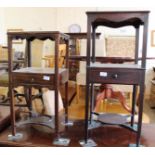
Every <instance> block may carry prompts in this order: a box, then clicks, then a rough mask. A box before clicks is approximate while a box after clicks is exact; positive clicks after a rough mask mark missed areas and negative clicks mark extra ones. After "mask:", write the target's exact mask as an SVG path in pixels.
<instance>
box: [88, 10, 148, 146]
mask: <svg viewBox="0 0 155 155" xmlns="http://www.w3.org/2000/svg"><path fill="white" fill-rule="evenodd" d="M86 14H87V69H86V111H85V143H87V140H88V137H89V136H88V133H89V132H88V128H89V125H91V122H92V114H93V109H94V83H101V84H111V83H112V84H127V85H133V99H132V101H133V102H132V109H131V127H129V129H131V128H132V129H133V131H135V129H134V128H133V125H134V115H135V101H136V99H135V98H136V90H137V89H136V87H137V86H138V85H139V86H140V96H139V103H140V104H139V111H138V116H139V117H138V127H137V130H136V146H139V144H140V135H141V124H142V112H143V97H144V81H145V67H146V52H147V31H148V15H149V11H103V12H100V11H99V12H96V11H95V12H86ZM98 26H107V27H111V28H120V27H123V26H132V27H134V28H135V36H136V43H135V57H134V63H135V64H130V65H129V66H127V65H126V64H121V65H120V64H119V65H117V64H113V65H111V64H102V65H100V64H99V65H98V64H97V63H96V56H95V39H96V38H95V32H96V28H97V27H98ZM140 26H143V35H142V57H141V65H138V58H139V55H138V54H139V39H140V35H139V31H140ZM91 34H93V37H92V40H91ZM116 57H117V56H116ZM113 59H114V58H113ZM123 59H124V58H122V59H120V60H123ZM128 60H131V59H128ZM128 60H127V61H128ZM90 85H91V86H90ZM90 96H91V97H90ZM89 101H90V104H89ZM100 118H101V117H100ZM103 123H104V122H103ZM111 134H112V132H111ZM120 134H121V133H120ZM117 135H118V134H117ZM99 136H101V134H100V133H99Z"/></svg>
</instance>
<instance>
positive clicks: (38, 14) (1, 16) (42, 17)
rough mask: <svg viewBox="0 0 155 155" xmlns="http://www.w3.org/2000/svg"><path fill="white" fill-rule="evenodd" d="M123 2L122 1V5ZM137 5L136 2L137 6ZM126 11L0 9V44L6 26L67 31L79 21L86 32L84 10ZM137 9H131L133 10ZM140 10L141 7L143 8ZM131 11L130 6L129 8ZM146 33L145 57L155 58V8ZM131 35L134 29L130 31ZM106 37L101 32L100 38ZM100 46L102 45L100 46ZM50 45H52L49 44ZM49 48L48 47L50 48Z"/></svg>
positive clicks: (149, 74) (149, 69) (150, 63)
mask: <svg viewBox="0 0 155 155" xmlns="http://www.w3.org/2000/svg"><path fill="white" fill-rule="evenodd" d="M124 5H125V4H124ZM137 6H138V5H137ZM127 9H128V10H129V9H130V8H125V7H122V8H116V7H106V3H105V7H79V8H78V7H75V8H73V7H70V8H63V7H61V8H60V7H59V8H57V7H42V8H39V7H27V8H26V7H14V8H11V7H10V8H0V44H3V45H7V36H6V32H7V29H10V28H22V29H24V30H32V31H33V30H35V31H37V30H38V31H40V30H46V31H48V30H53V31H55V30H59V31H62V32H68V28H69V26H70V25H71V24H75V23H77V24H79V25H80V26H81V30H82V31H83V32H84V31H86V24H87V16H86V14H85V12H86V11H101V10H102V11H104V10H127ZM136 9H137V8H134V10H136ZM142 9H143V8H142ZM132 10H133V9H132ZM150 10H151V13H150V20H149V33H148V35H149V36H148V39H149V40H148V56H154V57H155V51H154V50H155V47H151V46H150V33H151V30H155V23H154V18H155V10H154V9H152V8H150ZM98 31H99V32H100V31H101V32H102V31H103V32H105V33H106V35H112V34H114V35H129V34H131V32H132V30H131V29H128V28H122V29H119V31H117V32H115V30H114V31H111V30H109V29H107V28H103V29H100V28H99V29H98ZM132 34H133V32H132ZM104 37H105V36H104V35H102V36H101V38H104ZM47 46H48V44H46V45H43V48H44V50H45V49H47ZM101 47H102V48H103V46H101ZM50 48H52V47H50ZM49 50H51V49H49ZM152 66H155V60H152V61H150V60H149V61H147V71H146V73H147V74H146V75H147V76H146V94H147V96H149V90H150V80H151V79H152V77H153V76H154V73H153V72H152Z"/></svg>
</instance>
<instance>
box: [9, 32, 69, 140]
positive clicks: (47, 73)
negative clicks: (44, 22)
mask: <svg viewBox="0 0 155 155" xmlns="http://www.w3.org/2000/svg"><path fill="white" fill-rule="evenodd" d="M16 39H22V40H23V39H25V40H26V66H27V67H26V68H22V69H19V70H14V71H13V61H12V43H13V40H16ZM34 39H39V40H46V39H50V40H52V41H55V67H54V68H44V69H43V68H33V67H31V62H32V61H37V60H33V59H32V57H31V42H32V41H33V40H34ZM68 41H69V36H68V35H66V34H63V33H61V32H59V31H40V32H38V31H28V32H24V31H23V32H8V51H9V90H10V102H11V107H10V108H11V125H12V135H11V137H12V138H11V139H13V140H14V139H18V138H21V137H20V136H19V135H17V133H16V122H15V109H14V99H13V96H14V94H13V91H12V90H13V88H14V87H16V86H24V87H25V88H26V89H27V91H26V96H27V97H26V98H27V99H28V100H27V101H28V102H29V103H28V105H29V106H28V108H29V110H30V114H31V111H32V104H31V102H32V94H31V92H32V87H36V88H40V87H47V88H49V89H52V90H54V92H55V120H54V129H55V133H56V140H57V141H58V142H59V138H60V136H59V113H58V109H59V96H58V92H59V85H60V84H65V123H64V124H65V125H66V124H67V123H68ZM61 43H65V44H66V47H67V48H66V57H65V61H66V62H65V68H64V69H59V67H58V57H59V56H58V53H59V44H61ZM30 117H31V115H30ZM31 118H32V117H31ZM30 123H31V124H32V123H34V124H37V123H36V122H33V121H32V120H31V122H30ZM38 124H40V125H47V126H48V127H49V122H48V124H46V123H44V122H43V123H38Z"/></svg>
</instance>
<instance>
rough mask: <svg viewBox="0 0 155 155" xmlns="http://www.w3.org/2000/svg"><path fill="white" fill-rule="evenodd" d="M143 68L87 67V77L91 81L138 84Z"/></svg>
mask: <svg viewBox="0 0 155 155" xmlns="http://www.w3.org/2000/svg"><path fill="white" fill-rule="evenodd" d="M143 71H144V70H138V69H136V70H135V69H119V70H118V69H116V68H115V69H112V68H110V69H109V68H108V69H106V68H105V69H89V71H88V74H89V79H90V82H92V83H109V84H131V85H132V84H140V82H141V77H142V74H143Z"/></svg>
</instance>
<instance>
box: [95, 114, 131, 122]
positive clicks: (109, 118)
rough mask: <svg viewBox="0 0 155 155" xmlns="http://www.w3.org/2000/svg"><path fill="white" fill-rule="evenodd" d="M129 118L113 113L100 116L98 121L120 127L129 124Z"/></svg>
mask: <svg viewBox="0 0 155 155" xmlns="http://www.w3.org/2000/svg"><path fill="white" fill-rule="evenodd" d="M127 118H128V116H126V115H120V114H113V113H106V114H99V115H98V121H100V122H103V123H106V124H112V125H120V124H125V123H127V121H128V120H127Z"/></svg>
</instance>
